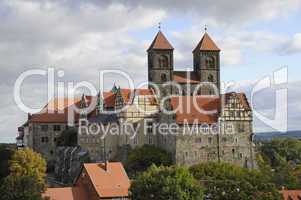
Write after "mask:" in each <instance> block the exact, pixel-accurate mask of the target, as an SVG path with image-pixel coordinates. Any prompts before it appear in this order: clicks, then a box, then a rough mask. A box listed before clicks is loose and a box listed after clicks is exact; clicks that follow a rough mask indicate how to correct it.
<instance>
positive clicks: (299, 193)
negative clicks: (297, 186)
mask: <svg viewBox="0 0 301 200" xmlns="http://www.w3.org/2000/svg"><path fill="white" fill-rule="evenodd" d="M280 192H281V193H282V195H283V199H284V200H300V199H301V190H281V191H280Z"/></svg>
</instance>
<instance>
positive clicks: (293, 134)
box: [254, 131, 301, 142]
mask: <svg viewBox="0 0 301 200" xmlns="http://www.w3.org/2000/svg"><path fill="white" fill-rule="evenodd" d="M274 138H295V139H299V140H301V131H288V132H285V133H283V132H276V131H275V132H261V133H255V136H254V140H255V142H260V141H268V140H271V139H274Z"/></svg>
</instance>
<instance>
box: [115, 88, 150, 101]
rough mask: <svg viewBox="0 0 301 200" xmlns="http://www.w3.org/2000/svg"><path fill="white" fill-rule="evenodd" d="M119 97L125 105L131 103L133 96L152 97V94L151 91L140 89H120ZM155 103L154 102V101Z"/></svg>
mask: <svg viewBox="0 0 301 200" xmlns="http://www.w3.org/2000/svg"><path fill="white" fill-rule="evenodd" d="M120 93H121V96H122V98H123V100H124V102H125V103H126V104H128V103H132V102H133V99H134V97H135V96H152V95H154V92H153V91H152V90H151V89H147V88H140V89H128V88H123V89H120ZM154 102H155V101H154Z"/></svg>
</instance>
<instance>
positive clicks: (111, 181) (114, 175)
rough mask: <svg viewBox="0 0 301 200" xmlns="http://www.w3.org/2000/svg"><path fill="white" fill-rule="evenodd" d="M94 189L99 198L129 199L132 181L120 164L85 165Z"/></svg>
mask: <svg viewBox="0 0 301 200" xmlns="http://www.w3.org/2000/svg"><path fill="white" fill-rule="evenodd" d="M83 167H84V168H85V169H86V171H87V173H88V176H89V178H90V180H91V182H92V184H93V187H94V189H95V191H96V192H97V194H98V195H99V197H101V198H112V197H128V196H129V193H128V190H129V187H130V180H129V178H128V176H127V174H126V172H125V170H124V168H123V166H122V164H121V163H120V162H109V163H107V166H106V164H105V163H85V164H84V165H83Z"/></svg>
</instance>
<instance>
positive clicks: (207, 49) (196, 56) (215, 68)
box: [192, 32, 220, 95]
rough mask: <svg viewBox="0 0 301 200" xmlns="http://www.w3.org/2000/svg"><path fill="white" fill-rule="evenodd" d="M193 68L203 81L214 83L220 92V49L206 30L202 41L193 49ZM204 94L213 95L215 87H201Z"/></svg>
mask: <svg viewBox="0 0 301 200" xmlns="http://www.w3.org/2000/svg"><path fill="white" fill-rule="evenodd" d="M192 53H193V69H194V72H196V73H197V74H198V76H199V79H200V81H201V82H202V83H213V84H214V85H215V86H216V88H217V90H218V91H217V92H218V94H220V49H219V48H218V47H217V45H216V44H215V43H214V41H213V40H212V39H211V38H210V36H209V35H208V33H207V32H205V34H204V36H203V37H202V39H201V41H200V42H199V43H198V45H197V46H196V47H195V49H194V50H193V52H192ZM201 94H202V95H213V94H215V93H214V87H213V86H212V85H211V86H210V85H209V84H208V85H204V86H202V87H201Z"/></svg>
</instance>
